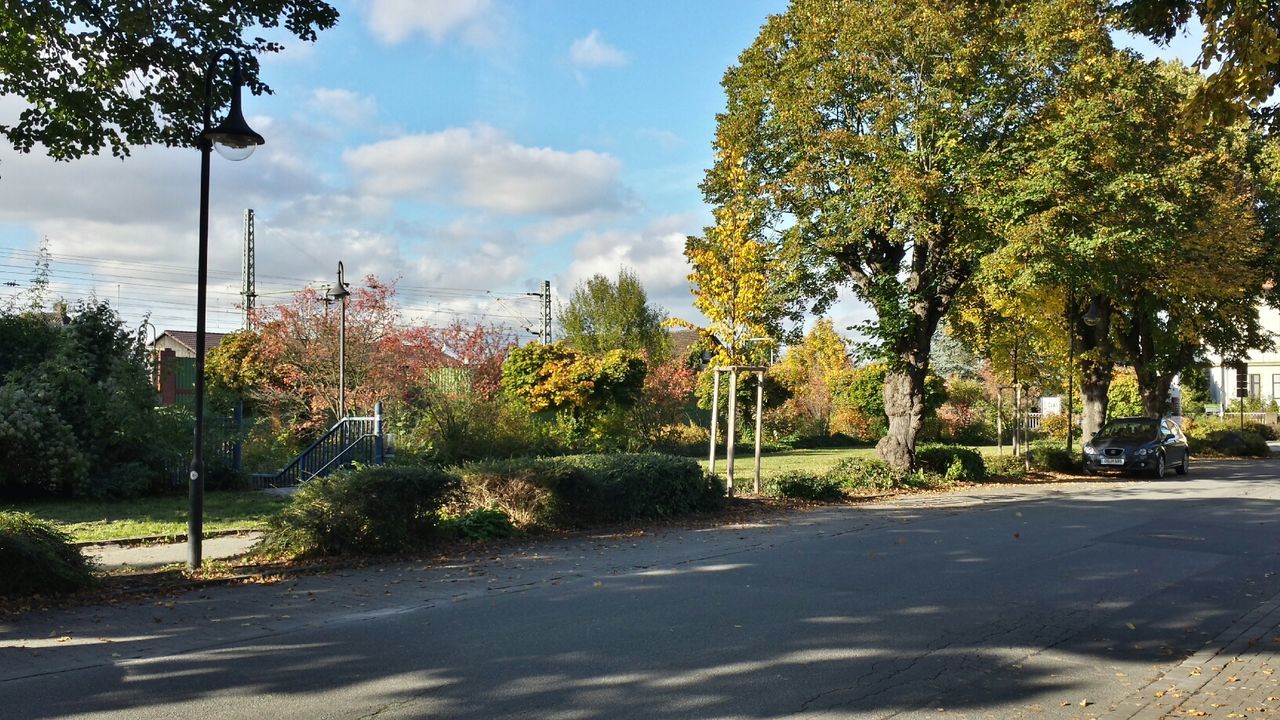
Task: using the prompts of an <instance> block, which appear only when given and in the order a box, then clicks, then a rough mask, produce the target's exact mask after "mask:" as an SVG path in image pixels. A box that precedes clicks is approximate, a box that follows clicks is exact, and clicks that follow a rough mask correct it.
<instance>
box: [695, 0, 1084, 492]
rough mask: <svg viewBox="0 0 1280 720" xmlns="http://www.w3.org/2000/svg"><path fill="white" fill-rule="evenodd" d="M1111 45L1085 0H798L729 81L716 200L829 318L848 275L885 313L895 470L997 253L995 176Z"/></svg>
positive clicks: (872, 333)
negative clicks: (946, 340)
mask: <svg viewBox="0 0 1280 720" xmlns="http://www.w3.org/2000/svg"><path fill="white" fill-rule="evenodd" d="M1108 43H1109V40H1108V38H1107V34H1106V32H1105V29H1104V28H1103V27H1102V25H1101V23H1100V21H1099V17H1098V14H1097V8H1096V6H1095V5H1094V4H1093V3H1092V2H1086V1H1084V0H1080V1H1074V0H1073V1H1068V2H1024V3H987V2H955V3H946V4H935V3H928V2H901V1H900V0H871V1H863V0H860V1H858V2H854V1H852V0H797V1H796V2H794V3H793V4H792V5H791V7H790V8H789V9H788V10H787V11H786V12H785V13H782V14H780V15H775V16H772V17H771V18H770V19H769V21H768V23H767V24H766V25H765V27H764V28H763V29H762V30H761V32H760V35H759V37H758V38H757V39H756V41H755V43H754V44H753V45H752V46H751V47H750V48H748V49H747V50H746V51H745V52H743V53H742V55H741V56H740V58H739V64H738V65H737V66H735V67H733V68H730V69H729V71H728V72H727V73H726V75H725V78H724V82H723V84H724V87H725V90H726V94H727V96H728V108H727V110H726V111H725V112H724V113H722V114H721V115H720V116H719V117H718V125H717V130H716V140H715V145H716V148H717V150H718V154H717V161H716V164H715V166H714V167H713V168H712V169H711V170H710V171H709V172H708V173H707V178H706V181H705V182H704V184H703V191H704V194H705V196H706V198H707V200H708V201H709V202H710V203H711V204H712V205H714V206H715V207H717V208H721V209H724V208H729V207H734V205H735V203H740V202H741V200H740V198H741V197H742V196H743V195H746V196H748V197H752V198H754V199H755V202H756V204H755V205H754V206H752V208H751V210H752V212H751V214H750V215H749V216H748V217H750V218H751V219H752V223H753V224H752V225H751V227H752V228H753V229H754V228H758V229H759V232H760V233H761V234H766V233H767V235H768V237H767V240H768V241H769V242H770V243H771V247H774V248H777V253H778V257H779V259H780V262H781V263H782V266H783V267H785V268H787V270H788V272H789V273H790V275H788V276H787V277H786V280H787V281H788V283H789V285H790V286H791V287H796V288H797V291H798V292H803V293H804V294H805V295H807V296H808V297H810V298H813V299H814V300H816V304H817V306H818V308H819V309H820V308H821V307H823V306H825V304H826V303H829V302H830V301H831V300H833V299H834V297H835V293H836V289H837V287H838V286H839V285H840V284H842V283H844V282H851V283H852V285H853V289H854V292H855V293H856V294H857V295H858V296H859V297H860V298H861V299H862V300H864V301H866V302H867V303H868V304H869V305H870V306H871V307H872V308H873V309H874V311H875V312H876V316H877V320H876V322H874V323H872V324H871V325H870V326H868V327H866V328H864V332H865V333H866V334H867V335H868V336H869V337H870V338H872V342H873V344H874V347H875V350H876V351H877V354H878V355H879V357H880V358H882V359H883V360H884V361H885V362H887V363H888V364H889V367H890V370H891V371H890V372H889V373H888V374H887V375H886V380H885V386H884V397H885V405H886V409H887V416H888V419H889V428H888V433H887V434H886V436H885V437H884V438H883V439H882V440H881V443H880V445H879V452H880V455H881V457H882V458H884V459H885V460H886V461H887V462H888V463H889V464H890V465H892V466H893V467H895V468H900V469H905V468H909V467H911V466H912V464H913V462H914V447H915V442H916V436H917V434H918V433H919V431H920V428H921V423H922V421H923V418H924V412H925V403H924V389H925V379H926V377H927V375H928V370H929V357H930V342H931V340H932V338H933V336H934V333H935V332H936V330H937V328H938V323H939V321H940V320H941V318H942V317H943V315H944V314H945V313H946V312H947V310H948V309H949V307H950V305H951V303H952V300H953V299H954V298H955V296H956V294H957V293H958V292H959V291H960V290H961V289H962V288H963V287H964V285H965V283H966V282H967V281H968V280H969V278H970V276H971V275H972V274H973V272H974V271H975V269H976V268H977V265H978V261H979V260H980V259H981V258H982V257H983V256H984V255H986V254H987V253H989V252H990V251H992V250H993V249H994V248H995V247H998V245H999V243H1000V242H1001V236H1000V234H999V233H998V232H997V231H996V228H993V227H992V225H991V223H990V221H989V218H988V215H987V212H986V206H988V205H989V204H991V203H992V202H994V200H995V199H996V198H995V197H994V193H995V191H997V190H998V189H999V184H1000V183H999V180H1000V179H1001V178H1005V177H1007V176H1009V175H1011V174H1017V173H1018V172H1019V166H1018V165H1017V164H1014V163H1012V162H1011V160H1012V159H1014V158H1016V157H1017V153H1016V152H1015V151H1016V150H1017V148H1018V147H1019V146H1020V144H1021V143H1022V142H1023V139H1024V137H1025V135H1026V133H1027V131H1028V129H1029V128H1030V127H1031V126H1032V125H1034V123H1035V122H1036V121H1037V120H1038V116H1039V113H1040V111H1041V109H1042V108H1043V106H1044V104H1045V103H1046V102H1047V101H1048V100H1049V99H1050V98H1051V97H1053V95H1054V93H1055V92H1056V88H1057V84H1058V82H1059V80H1060V78H1061V75H1062V73H1063V72H1064V70H1065V68H1068V67H1070V66H1071V65H1072V64H1073V63H1074V62H1075V61H1076V58H1077V56H1078V55H1080V54H1081V53H1082V52H1094V51H1098V50H1100V49H1104V48H1106V47H1107V46H1108ZM738 168H741V171H742V172H741V174H742V175H743V176H744V177H739V171H738Z"/></svg>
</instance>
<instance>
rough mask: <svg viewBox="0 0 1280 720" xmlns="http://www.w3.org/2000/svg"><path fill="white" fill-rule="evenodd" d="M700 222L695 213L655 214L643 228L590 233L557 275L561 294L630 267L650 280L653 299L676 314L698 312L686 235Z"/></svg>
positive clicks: (646, 281)
mask: <svg viewBox="0 0 1280 720" xmlns="http://www.w3.org/2000/svg"><path fill="white" fill-rule="evenodd" d="M695 224H696V223H695V222H694V220H693V219H692V218H690V217H686V216H670V217H665V218H659V219H657V220H655V221H654V222H653V223H651V224H650V226H649V227H647V228H645V229H644V230H643V231H641V232H630V231H620V230H613V231H605V232H592V233H587V234H586V235H584V236H583V238H582V240H581V241H579V243H578V245H577V246H576V247H575V248H574V259H573V262H572V263H571V264H570V265H569V268H568V269H567V270H566V271H565V272H564V273H561V274H560V275H559V276H558V277H557V285H558V287H559V288H560V290H561V294H562V295H564V296H567V295H568V293H569V292H571V291H572V289H573V288H574V287H575V286H576V285H577V284H578V283H580V282H583V281H585V280H587V279H588V278H590V277H592V276H593V275H596V274H600V275H604V276H605V277H609V278H616V277H617V275H618V271H619V270H621V269H622V268H624V267H625V268H628V269H630V270H631V271H632V272H634V273H635V274H636V277H637V278H638V279H639V280H640V282H641V284H643V285H644V288H645V292H646V293H647V294H648V295H649V300H650V302H652V303H654V304H656V305H660V306H662V307H664V308H666V309H667V310H668V311H669V312H670V313H671V314H672V315H676V316H680V317H697V315H696V314H695V313H696V311H695V310H693V307H692V306H693V303H692V296H691V295H690V294H689V282H688V275H689V271H690V270H689V265H688V263H687V262H686V260H685V258H684V242H685V236H686V235H687V234H688V233H689V232H691V231H692V228H693V227H694V226H695Z"/></svg>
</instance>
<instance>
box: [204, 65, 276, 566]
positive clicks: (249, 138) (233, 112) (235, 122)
mask: <svg viewBox="0 0 1280 720" xmlns="http://www.w3.org/2000/svg"><path fill="white" fill-rule="evenodd" d="M224 57H226V58H228V59H230V60H231V69H232V74H231V109H230V110H228V111H227V117H226V118H225V119H223V121H222V122H221V123H219V124H218V126H217V127H211V125H212V123H213V73H214V71H215V70H217V69H218V63H219V61H221V60H222V58H224ZM243 85H244V75H242V74H241V72H240V57H239V56H238V55H236V54H235V53H234V52H232V51H231V50H229V49H227V48H223V49H221V50H219V51H218V52H217V53H215V54H214V56H213V58H212V59H211V60H210V61H209V67H208V68H207V69H206V70H205V73H204V126H203V129H202V130H201V131H200V135H199V136H197V138H196V147H198V148H200V248H199V260H198V268H197V271H196V286H197V290H196V388H195V391H196V392H195V395H196V407H195V413H196V432H195V450H194V452H193V453H192V457H191V473H190V474H189V475H188V477H189V478H190V484H189V486H188V489H189V498H190V501H191V509H190V512H189V514H188V515H187V567H188V568H190V569H192V570H196V569H198V568H199V567H200V551H201V540H202V539H203V538H202V536H203V534H204V345H205V343H204V327H205V324H204V314H205V285H206V283H207V282H208V275H209V151H210V150H212V149H214V148H217V150H218V154H219V155H221V156H223V157H225V158H227V159H228V160H244V159H245V158H247V157H249V156H250V155H252V154H253V150H254V148H256V147H257V146H259V145H261V144H263V143H264V142H266V141H265V140H263V139H262V136H261V135H259V134H258V133H256V132H254V131H253V130H251V129H250V128H249V124H248V123H247V122H245V120H244V113H243V112H242V111H241V110H240V89H241V87H243Z"/></svg>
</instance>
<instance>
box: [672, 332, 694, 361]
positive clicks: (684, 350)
mask: <svg viewBox="0 0 1280 720" xmlns="http://www.w3.org/2000/svg"><path fill="white" fill-rule="evenodd" d="M667 335H668V336H670V338H671V356H672V357H676V358H681V359H683V358H685V357H686V356H687V355H688V354H689V348H691V347H693V345H694V344H695V343H697V342H698V340H699V337H698V332H697V331H696V330H688V329H684V328H681V329H678V330H668V331H667Z"/></svg>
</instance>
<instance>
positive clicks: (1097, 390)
mask: <svg viewBox="0 0 1280 720" xmlns="http://www.w3.org/2000/svg"><path fill="white" fill-rule="evenodd" d="M1113 369H1114V366H1113V365H1112V364H1111V363H1085V368H1084V371H1083V379H1082V381H1081V383H1080V396H1081V399H1082V400H1083V402H1084V411H1083V412H1082V413H1081V417H1080V430H1081V433H1082V435H1083V436H1084V438H1085V441H1086V442H1087V441H1088V439H1089V438H1091V437H1093V436H1094V435H1095V434H1096V433H1097V432H1098V431H1099V430H1101V429H1102V425H1103V423H1105V422H1106V421H1107V391H1109V390H1110V389H1111V373H1112V371H1113Z"/></svg>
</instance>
